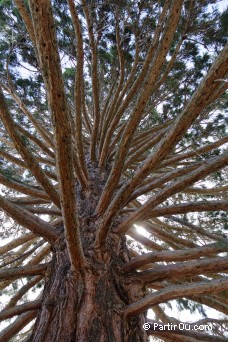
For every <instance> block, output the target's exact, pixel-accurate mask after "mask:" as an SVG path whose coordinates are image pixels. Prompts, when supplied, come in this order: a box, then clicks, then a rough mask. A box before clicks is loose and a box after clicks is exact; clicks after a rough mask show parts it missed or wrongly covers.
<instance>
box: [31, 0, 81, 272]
mask: <svg viewBox="0 0 228 342" xmlns="http://www.w3.org/2000/svg"><path fill="white" fill-rule="evenodd" d="M29 6H30V9H31V14H32V22H33V27H34V31H35V36H36V45H37V51H38V59H39V61H40V66H41V70H42V75H43V79H44V81H45V84H46V89H47V95H48V102H49V105H50V108H51V112H52V116H53V124H54V128H55V141H56V159H57V168H58V180H59V186H60V193H61V207H62V211H63V220H64V229H65V235H66V241H67V246H68V250H69V254H70V258H71V263H72V267H73V268H74V269H77V268H79V267H81V266H83V264H85V259H84V253H83V250H82V246H81V239H80V234H79V223H78V216H77V207H76V197H75V176H74V167H73V145H72V137H71V134H72V128H71V118H70V111H69V106H68V103H67V100H66V95H65V92H64V84H63V78H62V73H61V66H60V58H59V53H58V46H57V41H56V33H55V24H54V19H53V15H52V7H51V3H50V1H49V0H40V1H39V3H38V2H37V1H34V0H30V1H29Z"/></svg>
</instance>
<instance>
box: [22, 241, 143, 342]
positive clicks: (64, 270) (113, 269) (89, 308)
mask: <svg viewBox="0 0 228 342" xmlns="http://www.w3.org/2000/svg"><path fill="white" fill-rule="evenodd" d="M122 242H123V241H122ZM122 242H121V241H118V243H117V245H118V247H119V248H117V250H118V252H117V253H116V254H114V253H113V250H112V252H110V253H108V252H107V251H106V252H104V253H102V255H101V253H99V257H98V256H97V255H96V257H95V253H92V254H93V255H92V257H91V263H90V265H92V266H91V267H88V268H87V269H86V270H83V271H80V270H79V271H77V272H72V271H71V269H70V261H69V257H68V254H67V249H66V246H65V244H64V243H63V244H62V245H61V244H60V245H59V246H57V247H56V248H55V250H54V252H53V260H52V263H51V265H50V268H49V270H48V274H47V281H46V284H45V288H44V294H43V305H42V308H41V309H40V311H39V314H38V317H37V320H36V323H35V326H34V330H33V333H32V336H31V337H30V338H29V339H28V341H29V342H63V341H64V342H74V341H78V342H80V341H81V342H85V341H86V342H87V341H88V342H89V341H91V342H107V341H110V342H111V341H113V342H114V341H126V342H128V341H129V342H145V341H147V340H148V337H147V334H146V332H145V331H144V330H143V327H142V326H143V323H144V317H143V316H139V317H133V318H132V317H131V318H126V317H124V315H123V311H124V308H125V307H126V305H128V304H130V303H131V302H133V301H135V300H137V299H139V298H141V297H142V296H143V295H144V293H143V287H142V284H141V283H140V282H139V283H137V282H135V284H133V285H132V284H127V283H126V281H125V279H124V275H123V274H122V273H121V272H120V271H119V270H120V266H121V265H122V262H123V259H124V258H126V257H127V254H125V252H126V250H125V246H124V245H125V243H122ZM95 259H96V260H95Z"/></svg>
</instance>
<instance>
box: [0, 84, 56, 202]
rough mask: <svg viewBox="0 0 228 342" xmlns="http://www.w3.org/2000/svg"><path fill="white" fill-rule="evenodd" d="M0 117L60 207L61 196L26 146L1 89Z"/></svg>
mask: <svg viewBox="0 0 228 342" xmlns="http://www.w3.org/2000/svg"><path fill="white" fill-rule="evenodd" d="M0 115H1V119H2V121H3V123H4V126H5V127H6V129H7V132H8V134H9V136H10V137H11V139H12V141H13V143H14V145H15V147H16V149H17V150H18V152H19V154H20V155H21V156H22V158H23V159H24V161H25V162H26V164H27V166H28V168H29V170H30V171H31V172H32V174H33V175H34V177H35V178H36V179H37V181H38V182H39V183H40V184H41V185H42V187H43V188H44V190H45V191H46V193H47V194H48V196H49V197H50V198H51V199H52V200H53V202H54V203H55V204H56V205H57V206H58V207H59V206H60V203H59V195H58V193H57V191H56V190H55V188H54V186H53V185H52V184H51V182H50V181H49V179H48V178H47V176H46V175H45V173H44V171H43V170H42V168H41V167H40V165H39V163H38V162H37V160H36V158H35V157H34V156H33V154H32V153H31V151H30V150H29V148H28V147H27V146H26V144H25V142H24V140H23V138H22V136H21V134H20V133H19V132H18V130H17V128H16V124H15V122H14V121H13V118H12V116H11V115H10V113H9V111H8V108H7V105H6V102H5V99H4V95H3V93H2V90H1V87H0Z"/></svg>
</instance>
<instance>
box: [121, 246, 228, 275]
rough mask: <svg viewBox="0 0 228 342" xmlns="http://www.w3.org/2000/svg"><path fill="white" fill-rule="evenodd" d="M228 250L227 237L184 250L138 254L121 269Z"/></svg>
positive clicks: (194, 257) (132, 268)
mask: <svg viewBox="0 0 228 342" xmlns="http://www.w3.org/2000/svg"><path fill="white" fill-rule="evenodd" d="M220 252H228V239H227V242H226V243H225V241H224V242H217V243H212V244H209V245H207V246H203V247H196V248H190V249H184V250H175V251H162V252H152V253H146V254H143V255H140V256H139V257H137V258H135V259H133V260H131V261H130V262H129V263H128V264H126V265H124V267H123V271H125V272H131V271H132V270H135V269H136V268H139V267H141V266H143V265H146V264H149V263H154V262H159V261H165V262H167V261H184V260H191V259H197V258H199V257H201V256H208V255H211V254H215V253H220Z"/></svg>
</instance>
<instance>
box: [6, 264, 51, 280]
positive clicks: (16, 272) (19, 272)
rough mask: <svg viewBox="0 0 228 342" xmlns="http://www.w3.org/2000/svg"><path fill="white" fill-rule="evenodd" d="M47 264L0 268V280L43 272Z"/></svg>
mask: <svg viewBox="0 0 228 342" xmlns="http://www.w3.org/2000/svg"><path fill="white" fill-rule="evenodd" d="M47 266H48V264H40V265H33V266H22V267H12V268H9V269H5V270H0V281H5V280H11V279H17V278H22V277H27V276H33V275H37V274H44V273H45V272H46V269H47Z"/></svg>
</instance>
